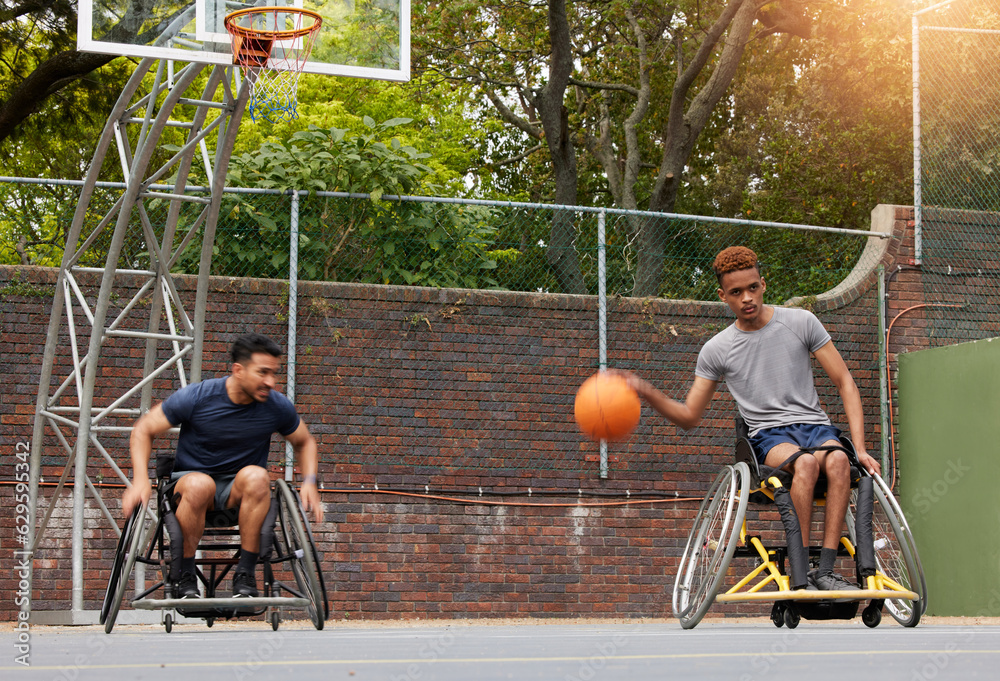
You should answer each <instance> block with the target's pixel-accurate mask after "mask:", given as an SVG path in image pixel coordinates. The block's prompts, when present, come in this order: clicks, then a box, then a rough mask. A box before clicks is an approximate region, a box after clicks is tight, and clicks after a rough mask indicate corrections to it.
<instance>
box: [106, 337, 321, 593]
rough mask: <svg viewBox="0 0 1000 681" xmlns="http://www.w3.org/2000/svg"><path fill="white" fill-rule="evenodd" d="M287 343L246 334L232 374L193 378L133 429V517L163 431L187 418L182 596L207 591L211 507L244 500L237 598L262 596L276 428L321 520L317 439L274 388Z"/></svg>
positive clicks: (183, 425)
mask: <svg viewBox="0 0 1000 681" xmlns="http://www.w3.org/2000/svg"><path fill="white" fill-rule="evenodd" d="M281 354H282V353H281V347H280V346H279V345H278V344H277V343H275V342H274V341H273V340H271V339H270V338H268V337H267V336H262V335H260V334H256V333H251V334H246V335H243V336H240V337H239V338H237V339H236V342H235V343H234V344H233V348H232V360H233V365H232V372H231V373H230V375H229V376H227V377H225V378H216V379H210V380H207V381H202V382H201V383H193V384H191V385H189V386H187V387H185V388H182V389H181V390H179V391H177V392H176V393H174V394H173V395H171V396H170V397H168V398H167V399H166V400H164V401H163V402H162V403H160V404H158V405H156V406H155V407H153V408H152V409H150V410H149V412H148V413H146V414H144V415H143V416H142V417H141V418H140V419H139V420H138V421H137V422H136V424H135V427H134V428H133V429H132V437H131V440H130V449H131V453H132V477H133V481H132V486H131V487H129V488H128V489H126V490H125V494H124V495H123V496H122V509H123V510H124V512H125V514H126V515H128V514H130V513H131V512H132V509H133V508H135V507H136V505H138V504H143V505H145V504H146V503H147V502H148V501H149V497H150V494H151V486H150V483H149V477H148V467H149V456H150V452H151V451H152V447H153V438H154V437H155V436H156V435H159V434H161V433H164V432H166V431H167V430H169V429H170V428H172V427H175V426H180V429H181V432H180V437H179V438H178V440H177V454H176V458H175V461H174V472H173V474H172V476H171V480H172V481H174V482H175V486H174V494H175V495H178V496H179V501H178V502H177V505H176V510H175V516H176V517H177V522H178V523H179V524H180V527H181V533H182V534H183V536H184V546H183V551H182V557H181V566H180V567H181V569H180V579H179V581H178V583H177V584H176V585H175V590H176V593H175V595H176V596H177V597H179V598H197V597H198V581H197V577H196V575H195V562H194V561H195V551H196V550H197V548H198V543H199V542H200V541H201V536H202V534H203V533H204V531H205V513H206V512H207V511H209V510H212V509H218V510H222V509H227V508H237V507H238V508H239V528H240V559H239V564H238V565H237V566H236V571H235V573H234V575H233V596H237V597H239V596H256V595H257V594H258V592H257V585H256V580H255V578H254V568H255V566H256V564H257V558H258V554H259V553H260V533H261V527H262V525H263V524H264V518H265V517H266V516H267V512H268V509H269V508H270V504H271V478H270V475H269V474H268V472H267V455H268V451H269V450H270V446H271V435H272V434H273V433H279V434H280V435H281V436H283V437H284V438H285V439H286V440H288V441H289V442H291V443H292V447H293V448H294V449H295V457H296V460H297V461H298V462H299V465H300V466H301V468H302V476H303V477H302V486H301V488H300V493H301V496H302V503H303V506H304V507H305V509H306V510H307V511H312V513H313V516H314V518H315V520H316V522H322V520H323V506H322V504H321V503H320V499H319V490H318V489H317V486H316V473H317V470H318V456H317V450H316V440H315V439H313V436H312V435H311V434H310V433H309V429H308V428H307V427H306V424H305V422H304V421H302V419H301V418H299V415H298V413H297V412H296V411H295V407H294V406H293V405H292V403H291V401H289V399H288V398H287V397H285V396H284V395H282V394H281V393H279V392H278V391H276V390H275V389H274V385H275V377H276V374H277V371H278V366H279V361H278V360H279V358H280V357H281Z"/></svg>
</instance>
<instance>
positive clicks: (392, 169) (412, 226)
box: [181, 117, 496, 288]
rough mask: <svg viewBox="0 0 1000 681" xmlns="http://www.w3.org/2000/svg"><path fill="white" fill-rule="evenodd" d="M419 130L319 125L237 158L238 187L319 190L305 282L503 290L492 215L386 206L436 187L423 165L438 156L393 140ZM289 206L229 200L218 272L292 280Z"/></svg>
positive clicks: (308, 222)
mask: <svg viewBox="0 0 1000 681" xmlns="http://www.w3.org/2000/svg"><path fill="white" fill-rule="evenodd" d="M409 122H410V120H409V119H405V118H394V119H391V120H388V121H385V122H384V123H376V122H375V121H374V120H372V119H371V118H368V117H365V119H364V124H365V126H366V128H367V132H366V133H364V134H355V133H352V132H350V131H348V130H345V129H342V128H333V129H320V128H316V127H310V128H309V129H308V130H301V131H299V132H296V133H294V134H293V135H292V136H291V138H290V139H289V140H288V142H287V143H284V142H265V143H264V144H263V145H262V146H261V148H260V149H259V150H258V151H256V152H255V153H247V154H242V155H241V156H239V157H238V158H234V159H233V161H232V164H231V167H230V173H229V183H230V184H232V185H238V186H244V187H255V188H263V189H274V190H278V191H289V190H293V189H295V190H300V191H302V190H306V191H309V192H310V196H309V197H307V198H303V199H302V200H301V201H300V209H299V231H300V239H299V243H300V253H299V271H300V276H301V277H302V278H304V279H318V280H325V281H364V282H369V283H379V284H409V285H420V286H439V287H473V288H475V287H487V286H493V285H495V284H496V282H495V281H494V280H493V279H492V278H491V277H490V271H491V270H493V269H494V268H495V267H496V261H495V260H494V259H493V258H492V257H490V254H489V251H490V249H491V244H492V241H493V237H494V228H493V227H492V226H491V218H492V215H491V212H490V211H489V210H487V209H481V208H472V209H470V208H464V209H457V208H450V207H447V206H444V207H441V206H435V205H431V204H426V203H414V202H396V201H391V200H387V199H383V197H385V196H392V195H403V194H413V193H417V192H419V191H422V190H426V189H431V190H432V189H433V187H428V185H427V184H426V183H425V180H426V178H427V176H428V175H430V174H431V169H430V167H428V166H427V165H425V164H424V163H423V162H422V161H423V160H424V159H427V158H429V154H426V153H423V152H420V151H418V150H417V149H415V148H414V147H412V146H409V145H404V144H403V143H402V142H400V140H399V138H398V137H395V136H391V133H392V132H394V129H395V128H397V127H399V126H403V125H405V124H407V123H409ZM386 138H388V139H386ZM316 192H344V193H348V194H367V195H369V199H367V200H358V199H345V198H335V197H328V196H316V195H315V193H316ZM275 199H279V201H278V202H276V201H275ZM289 202H290V197H287V196H282V197H274V196H262V197H261V196H247V195H240V196H239V197H238V198H236V199H233V200H227V204H226V206H225V207H224V210H223V214H222V216H221V217H220V223H219V233H218V235H217V238H216V243H215V267H214V271H215V272H216V273H218V274H242V273H243V272H244V271H246V270H250V271H251V272H253V273H254V274H255V276H273V277H282V276H285V275H286V273H287V267H288V262H287V258H288V256H287V252H288V249H287V243H288V231H287V229H286V228H285V225H286V224H287V218H286V216H287V215H289V212H290V208H289ZM181 267H182V268H183V269H185V270H189V269H191V268H192V267H196V254H193V253H190V254H186V255H185V258H184V260H183V262H182V264H181Z"/></svg>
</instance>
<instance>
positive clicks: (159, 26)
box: [77, 0, 410, 81]
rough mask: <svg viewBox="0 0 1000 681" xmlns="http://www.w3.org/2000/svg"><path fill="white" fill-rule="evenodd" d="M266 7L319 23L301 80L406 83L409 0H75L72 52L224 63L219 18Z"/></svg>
mask: <svg viewBox="0 0 1000 681" xmlns="http://www.w3.org/2000/svg"><path fill="white" fill-rule="evenodd" d="M265 5H276V6H284V7H287V6H291V7H298V8H304V9H309V10H312V11H314V12H316V13H318V14H319V15H320V16H321V17H322V18H323V27H322V29H321V30H320V34H319V37H318V39H317V41H316V46H315V47H314V48H313V51H312V55H311V57H310V59H309V62H308V63H307V64H306V66H305V69H304V72H305V73H322V74H327V75H333V76H351V77H356V78H374V79H380V80H398V81H403V80H408V79H409V77H410V0H258V1H257V2H253V1H250V2H239V1H236V2H234V1H232V0H230V1H228V2H227V1H226V0H80V9H79V25H78V31H77V47H78V48H79V49H80V50H82V51H85V52H101V53H105V54H118V55H123V56H130V57H156V58H159V59H176V60H178V61H188V62H203V63H209V64H231V63H232V62H233V53H232V47H231V44H230V37H229V34H228V33H227V32H226V29H225V27H224V26H223V23H222V22H223V19H225V17H226V15H227V14H229V13H230V12H235V11H236V10H239V9H244V8H248V7H255V6H265Z"/></svg>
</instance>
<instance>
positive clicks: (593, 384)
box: [573, 371, 640, 440]
mask: <svg viewBox="0 0 1000 681" xmlns="http://www.w3.org/2000/svg"><path fill="white" fill-rule="evenodd" d="M573 412H574V416H575V417H576V423H577V425H578V426H580V430H582V431H583V433H584V434H585V435H586V436H587V437H589V438H590V439H592V440H623V439H625V438H627V437H628V436H629V434H631V432H632V431H633V430H635V427H636V426H637V425H638V424H639V412H640V405H639V396H638V395H637V394H636V393H635V390H633V389H632V388H631V387H629V385H628V382H627V381H626V380H625V379H624V378H622V377H621V376H616V375H614V374H609V373H607V372H604V371H600V372H598V373H596V374H594V375H593V376H591V377H590V378H588V379H587V380H586V381H584V382H583V385H581V386H580V389H579V390H577V391H576V402H575V403H574V405H573Z"/></svg>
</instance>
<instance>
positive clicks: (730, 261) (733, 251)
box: [712, 246, 760, 285]
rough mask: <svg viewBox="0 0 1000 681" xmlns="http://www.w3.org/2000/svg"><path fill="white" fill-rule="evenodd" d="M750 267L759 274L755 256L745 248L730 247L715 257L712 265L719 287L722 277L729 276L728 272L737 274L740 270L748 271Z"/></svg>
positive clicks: (758, 265) (758, 264)
mask: <svg viewBox="0 0 1000 681" xmlns="http://www.w3.org/2000/svg"><path fill="white" fill-rule="evenodd" d="M751 267H752V268H754V269H756V270H757V272H758V273H759V272H760V263H759V262H757V254H756V253H754V252H753V251H751V250H750V249H749V248H747V247H746V246H730V247H729V248H726V249H723V250H722V251H719V254H718V255H717V256H715V262H714V263H712V269H713V270H715V278H716V279H718V280H719V284H720V285H721V284H722V275H724V274H729V273H730V272H739V271H740V270H748V269H750V268H751Z"/></svg>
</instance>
